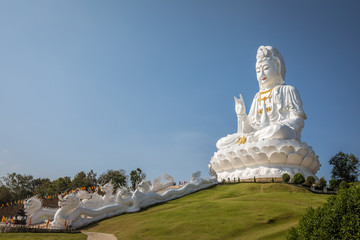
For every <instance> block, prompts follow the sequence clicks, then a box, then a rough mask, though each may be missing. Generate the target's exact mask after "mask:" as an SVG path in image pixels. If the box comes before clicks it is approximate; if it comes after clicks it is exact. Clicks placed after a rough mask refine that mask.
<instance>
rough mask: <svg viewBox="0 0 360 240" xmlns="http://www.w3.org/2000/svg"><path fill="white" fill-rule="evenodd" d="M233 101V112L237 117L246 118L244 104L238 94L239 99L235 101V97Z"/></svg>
mask: <svg viewBox="0 0 360 240" xmlns="http://www.w3.org/2000/svg"><path fill="white" fill-rule="evenodd" d="M234 99H235V112H236V114H237V115H238V117H241V118H243V117H245V116H246V109H245V104H244V100H243V97H242V96H241V94H240V98H239V99H237V98H236V97H234Z"/></svg>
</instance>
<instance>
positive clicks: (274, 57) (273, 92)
mask: <svg viewBox="0 0 360 240" xmlns="http://www.w3.org/2000/svg"><path fill="white" fill-rule="evenodd" d="M256 60H257V61H256V76H257V80H258V83H259V88H260V89H259V92H258V93H256V94H255V97H254V99H253V101H252V104H251V108H250V111H249V114H248V115H247V114H246V109H245V104H244V101H243V98H242V96H241V95H240V98H239V99H237V98H236V97H235V112H236V114H237V119H238V130H237V132H236V133H234V134H230V135H227V136H226V137H223V138H221V139H220V140H219V141H218V142H217V143H216V147H217V148H218V149H219V151H218V154H217V153H215V155H214V157H213V159H212V164H213V165H214V166H213V167H214V170H215V171H216V168H217V169H218V171H220V170H222V171H224V170H227V172H229V171H234V170H236V169H239V167H237V168H231V166H233V167H234V165H237V166H243V167H247V166H255V165H258V166H257V167H259V166H260V165H261V166H264V165H266V164H265V163H267V165H271V164H274V163H277V164H280V163H283V164H286V165H291V164H293V163H294V161H292V160H289V161H288V160H287V159H285V160H284V161H283V162H282V160H279V159H275V160H274V162H272V161H271V160H269V159H270V155H271V153H270V152H269V151H268V149H276V152H277V153H280V152H281V151H280V149H279V148H281V147H284V146H285V145H286V146H287V147H288V148H289V147H293V149H294V150H293V151H292V150H291V151H290V150H289V151H290V152H289V151H286V153H285V154H287V156H286V157H288V154H290V153H297V154H299V155H302V158H305V157H306V156H307V155H308V154H310V153H311V152H312V155H314V154H313V151H312V149H311V147H307V145H306V144H305V143H301V131H302V129H303V127H304V120H305V119H306V115H305V113H304V111H303V108H302V101H301V98H300V95H299V92H298V91H297V89H296V88H295V87H293V86H290V85H286V84H285V72H286V68H285V63H284V59H283V57H282V55H281V54H280V52H279V51H278V50H277V49H276V48H275V47H271V46H260V47H259V49H258V51H257V55H256ZM271 140H273V142H274V141H275V140H276V141H277V143H278V144H277V146H272V144H270V142H269V141H271ZM287 140H289V141H287ZM264 141H265V142H266V141H267V143H268V144H267V146H266V149H267V150H266V152H264V154H265V155H266V156H267V158H268V159H266V161H265V160H261V158H262V159H264V158H265V157H264V155H262V157H260V155H259V154H260V153H262V150H261V148H262V147H264ZM279 144H280V145H281V146H280V145H279ZM289 144H290V145H289ZM294 144H295V145H294ZM241 145H243V146H241ZM245 145H246V146H245ZM305 145H306V146H305ZM249 148H252V153H253V154H250V153H245V151H247V150H249ZM300 148H303V150H299V149H300ZM241 149H243V150H242V151H241V152H242V154H240V152H239V153H238V154H237V155H238V156H237V157H238V159H237V164H234V161H235V160H236V159H235V158H236V157H235V155H236V153H235V152H236V151H238V150H241ZM274 151H275V150H274ZM274 151H273V152H274ZM250 152H251V151H250ZM273 152H272V153H273ZM229 153H230V154H229ZM232 153H234V154H235V155H234V154H233V156H231V154H232ZM255 153H257V155H254V154H255ZM305 153H306V154H305ZM217 155H221V157H220V156H219V158H217ZM224 156H229V157H228V158H227V157H224ZM245 156H250V157H253V158H254V159H257V160H254V161H253V164H250V165H249V163H248V159H249V157H246V158H247V160H242V158H245ZM274 156H275V155H274ZM274 158H275V157H273V159H274ZM282 158H284V157H282ZM292 158H294V156H293V157H292ZM298 158H299V157H298ZM221 160H227V162H226V163H223V164H221V163H220V161H221ZM313 160H314V161H315V162H316V161H317V156H315V155H314V156H313ZM307 161H308V162H307V163H306V164H305V166H307V165H309V164H312V163H313V162H311V163H310V160H307ZM295 162H296V164H299V166H300V165H301V164H302V163H301V162H299V161H298V160H297V161H295ZM259 163H261V164H260V165H259ZM215 165H217V166H215ZM220 165H222V166H223V167H220ZM315 165H316V164H315ZM315 165H314V166H313V167H312V170H311V171H310V172H309V173H305V175H313V174H314V171H315V169H316V171H317V170H318V167H316V166H315ZM225 166H226V167H225ZM318 166H319V164H318ZM302 167H304V166H302ZM308 167H310V166H308ZM278 169H279V168H278ZM299 171H300V170H299ZM299 171H298V172H299ZM301 172H303V171H301ZM289 173H290V174H292V172H291V171H290V172H289ZM235 175H236V174H235ZM238 175H239V174H237V175H236V176H237V177H238ZM277 175H279V174H277ZM219 176H221V174H220V175H219ZM231 176H234V174H232V175H231Z"/></svg>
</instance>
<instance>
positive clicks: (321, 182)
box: [318, 177, 326, 188]
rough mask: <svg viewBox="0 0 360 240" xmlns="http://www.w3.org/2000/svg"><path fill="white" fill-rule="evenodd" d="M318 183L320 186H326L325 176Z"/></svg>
mask: <svg viewBox="0 0 360 240" xmlns="http://www.w3.org/2000/svg"><path fill="white" fill-rule="evenodd" d="M318 185H319V187H320V188H324V187H326V180H325V178H324V177H322V178H320V180H319V183H318Z"/></svg>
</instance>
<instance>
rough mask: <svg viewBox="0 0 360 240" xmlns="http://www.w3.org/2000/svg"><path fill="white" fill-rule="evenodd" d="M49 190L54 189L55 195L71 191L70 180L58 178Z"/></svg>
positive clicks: (68, 178)
mask: <svg viewBox="0 0 360 240" xmlns="http://www.w3.org/2000/svg"><path fill="white" fill-rule="evenodd" d="M51 188H52V189H54V191H55V193H63V192H66V191H68V190H70V189H71V178H70V177H67V176H66V177H60V178H58V179H56V180H54V181H53V182H52V183H51Z"/></svg>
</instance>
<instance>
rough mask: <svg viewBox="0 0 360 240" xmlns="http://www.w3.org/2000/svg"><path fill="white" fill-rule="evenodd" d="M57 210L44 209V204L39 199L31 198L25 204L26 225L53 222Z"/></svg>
mask: <svg viewBox="0 0 360 240" xmlns="http://www.w3.org/2000/svg"><path fill="white" fill-rule="evenodd" d="M57 210H58V209H57V208H43V207H42V202H41V200H40V199H38V198H37V197H31V198H29V199H27V200H25V202H24V211H25V214H26V216H27V218H26V225H29V223H30V219H31V223H30V224H32V225H33V224H39V223H44V222H45V221H47V220H48V219H50V220H53V219H54V215H55V213H56V211H57Z"/></svg>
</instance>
